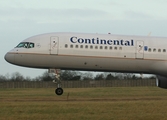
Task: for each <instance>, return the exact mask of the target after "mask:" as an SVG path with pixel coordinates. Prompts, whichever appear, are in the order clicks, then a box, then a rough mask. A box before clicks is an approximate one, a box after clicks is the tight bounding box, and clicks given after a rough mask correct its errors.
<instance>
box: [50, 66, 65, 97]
mask: <svg viewBox="0 0 167 120" xmlns="http://www.w3.org/2000/svg"><path fill="white" fill-rule="evenodd" d="M60 72H61V70H60V69H49V73H50V76H51V77H53V78H54V80H53V83H55V84H56V85H57V88H56V89H55V93H56V95H62V94H63V89H62V87H61V86H62V84H61V79H60Z"/></svg>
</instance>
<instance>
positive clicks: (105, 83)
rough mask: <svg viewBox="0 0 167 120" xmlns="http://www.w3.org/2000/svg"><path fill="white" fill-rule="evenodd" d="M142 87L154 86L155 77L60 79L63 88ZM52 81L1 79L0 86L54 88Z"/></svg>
mask: <svg viewBox="0 0 167 120" xmlns="http://www.w3.org/2000/svg"><path fill="white" fill-rule="evenodd" d="M137 86H139V87H142V86H143V87H144V86H156V81H155V79H146V80H145V79H139V80H98V81H88V80H86V81H62V87H63V88H90V87H137ZM55 87H56V85H55V84H54V83H53V82H52V81H49V82H45V81H3V82H0V88H55Z"/></svg>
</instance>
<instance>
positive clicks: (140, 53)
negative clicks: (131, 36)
mask: <svg viewBox="0 0 167 120" xmlns="http://www.w3.org/2000/svg"><path fill="white" fill-rule="evenodd" d="M136 42H137V43H136V59H143V57H144V42H143V41H136Z"/></svg>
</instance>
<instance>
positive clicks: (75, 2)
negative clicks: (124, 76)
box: [0, 0, 167, 78]
mask: <svg viewBox="0 0 167 120" xmlns="http://www.w3.org/2000/svg"><path fill="white" fill-rule="evenodd" d="M48 32H84V33H104V34H107V33H109V32H110V33H113V34H124V35H142V36H147V35H148V34H149V33H150V32H151V33H152V34H151V35H152V36H163V37H167V1H166V0H42V1H41V0H0V66H1V67H0V75H6V74H12V73H14V72H20V73H21V74H22V75H24V76H25V77H26V76H29V77H32V78H33V77H36V76H39V75H41V74H42V73H43V72H44V71H46V70H39V69H32V68H23V67H19V66H14V65H12V64H9V63H7V62H6V61H5V60H4V55H5V53H6V52H8V51H9V50H11V49H12V48H14V47H15V46H16V45H17V44H18V43H19V42H21V41H22V40H24V39H26V38H28V37H30V36H34V35H37V34H41V33H48Z"/></svg>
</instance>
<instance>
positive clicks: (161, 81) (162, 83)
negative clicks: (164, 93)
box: [156, 76, 167, 89]
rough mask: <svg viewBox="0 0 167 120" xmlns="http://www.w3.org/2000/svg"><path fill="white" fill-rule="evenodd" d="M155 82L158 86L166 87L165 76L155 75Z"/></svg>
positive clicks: (166, 80) (166, 79)
mask: <svg viewBox="0 0 167 120" xmlns="http://www.w3.org/2000/svg"><path fill="white" fill-rule="evenodd" d="M156 84H157V86H158V87H160V88H164V89H167V78H166V77H163V76H157V78H156Z"/></svg>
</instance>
